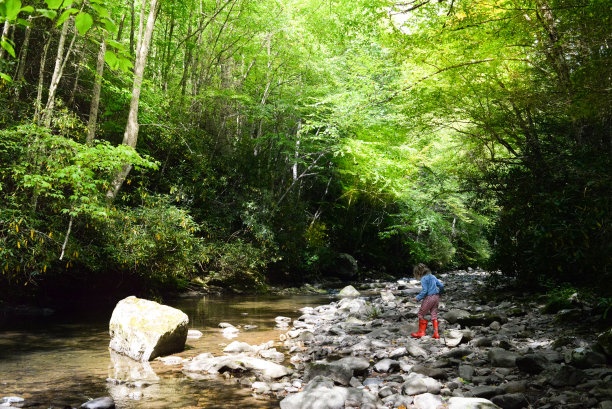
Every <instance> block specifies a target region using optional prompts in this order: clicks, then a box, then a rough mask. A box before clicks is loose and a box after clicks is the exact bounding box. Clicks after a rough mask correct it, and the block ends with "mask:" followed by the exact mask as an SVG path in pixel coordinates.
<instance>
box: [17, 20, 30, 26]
mask: <svg viewBox="0 0 612 409" xmlns="http://www.w3.org/2000/svg"><path fill="white" fill-rule="evenodd" d="M17 22H18V23H19V25H20V26H22V27H30V22H29V21H28V20H24V19H22V18H18V19H17Z"/></svg>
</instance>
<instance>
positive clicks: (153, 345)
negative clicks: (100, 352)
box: [109, 296, 189, 361]
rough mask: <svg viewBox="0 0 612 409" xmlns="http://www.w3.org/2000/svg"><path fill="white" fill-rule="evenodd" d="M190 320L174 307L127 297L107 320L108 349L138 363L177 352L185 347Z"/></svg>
mask: <svg viewBox="0 0 612 409" xmlns="http://www.w3.org/2000/svg"><path fill="white" fill-rule="evenodd" d="M188 324H189V318H188V317H187V315H186V314H185V313H184V312H182V311H180V310H177V309H176V308H172V307H168V306H166V305H161V304H158V303H156V302H154V301H149V300H144V299H140V298H136V297H134V296H131V297H127V298H125V299H123V300H121V301H119V302H118V303H117V305H116V307H115V309H114V310H113V314H112V316H111V319H110V324H109V332H110V338H111V340H110V345H109V348H111V349H112V350H115V351H116V352H118V353H120V354H123V355H126V356H129V357H130V358H132V359H134V360H137V361H149V360H151V359H154V358H156V357H158V356H163V355H169V354H172V353H174V352H180V351H182V350H183V349H184V348H185V342H186V340H187V331H188V328H187V326H188Z"/></svg>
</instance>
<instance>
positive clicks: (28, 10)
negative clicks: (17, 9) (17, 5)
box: [21, 6, 34, 13]
mask: <svg viewBox="0 0 612 409" xmlns="http://www.w3.org/2000/svg"><path fill="white" fill-rule="evenodd" d="M21 11H23V12H24V13H32V12H34V7H32V6H25V7H22V8H21Z"/></svg>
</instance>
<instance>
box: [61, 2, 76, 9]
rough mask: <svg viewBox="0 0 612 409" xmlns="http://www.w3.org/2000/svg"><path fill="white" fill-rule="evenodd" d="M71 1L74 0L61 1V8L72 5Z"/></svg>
mask: <svg viewBox="0 0 612 409" xmlns="http://www.w3.org/2000/svg"><path fill="white" fill-rule="evenodd" d="M72 3H74V0H64V2H63V3H62V8H63V9H67V8H68V7H70V6H72Z"/></svg>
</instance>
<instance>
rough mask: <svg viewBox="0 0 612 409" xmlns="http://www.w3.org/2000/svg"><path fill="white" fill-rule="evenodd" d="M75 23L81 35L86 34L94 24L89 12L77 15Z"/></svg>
mask: <svg viewBox="0 0 612 409" xmlns="http://www.w3.org/2000/svg"><path fill="white" fill-rule="evenodd" d="M74 25H75V26H76V28H77V30H79V34H80V35H82V36H83V35H85V34H86V33H87V32H88V31H89V29H90V28H91V26H92V25H93V17H91V15H90V14H89V13H81V14H79V15H78V16H76V19H75V20H74Z"/></svg>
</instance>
